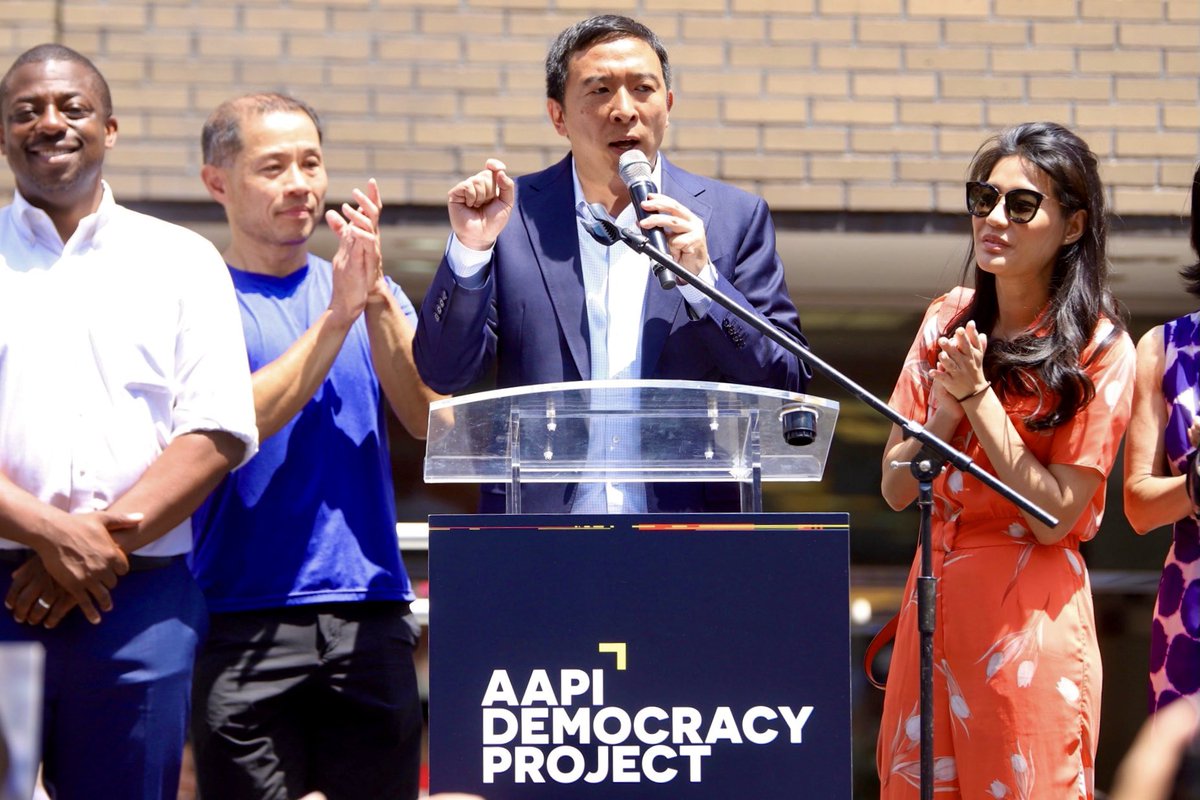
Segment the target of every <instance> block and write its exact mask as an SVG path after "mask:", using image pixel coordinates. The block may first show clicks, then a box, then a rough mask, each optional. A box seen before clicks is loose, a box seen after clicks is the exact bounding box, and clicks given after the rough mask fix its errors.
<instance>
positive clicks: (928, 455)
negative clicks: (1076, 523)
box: [584, 212, 1058, 800]
mask: <svg viewBox="0 0 1200 800" xmlns="http://www.w3.org/2000/svg"><path fill="white" fill-rule="evenodd" d="M592 216H593V220H584V224H585V227H586V228H587V230H588V232H589V233H590V234H591V235H592V236H593V237H594V238H595V239H596V240H597V241H599V242H601V243H602V244H606V245H608V246H611V245H613V244H616V243H617V242H618V241H620V242H624V243H625V244H626V245H627V246H629V247H630V248H632V249H633V250H635V251H637V252H639V253H643V254H645V255H647V256H649V257H650V258H651V259H653V260H654V261H655V262H657V263H659V264H661V265H662V266H663V267H665V268H666V269H669V270H670V271H671V272H672V273H674V274H675V275H676V276H677V277H679V278H682V279H683V280H684V281H686V282H687V283H688V284H689V285H690V286H694V287H695V288H696V289H697V290H699V291H700V292H701V293H702V294H704V295H705V296H706V297H708V298H709V299H710V300H712V301H713V302H714V303H716V304H717V305H719V306H721V307H722V308H724V309H726V310H728V311H729V312H730V313H732V314H734V315H735V316H737V317H738V318H739V319H740V320H742V321H743V322H745V323H746V324H747V325H749V326H750V327H752V328H754V329H755V330H756V331H758V332H759V333H761V334H763V335H764V336H766V337H767V338H768V339H770V340H771V341H773V342H775V343H776V344H777V345H779V346H780V347H782V348H783V349H784V350H787V351H788V352H789V353H791V354H793V355H795V356H796V357H797V358H799V359H800V360H801V361H803V362H804V363H806V364H808V365H809V366H810V367H812V368H813V370H814V371H816V372H817V373H819V374H820V375H821V376H823V377H825V378H827V379H829V380H831V381H833V382H834V383H836V384H837V385H838V386H840V387H842V388H843V389H845V390H846V391H847V392H849V393H850V394H851V395H852V396H853V397H855V398H856V399H858V400H859V401H860V402H862V403H864V404H866V405H867V406H869V407H871V408H872V409H874V410H875V411H876V412H878V413H879V414H882V415H883V416H884V417H886V418H887V419H889V420H891V422H892V423H893V424H895V425H898V426H899V427H900V430H901V432H902V433H903V434H904V438H905V439H910V438H911V439H916V440H917V441H918V442H920V443H921V449H920V450H919V451H918V452H917V455H916V456H915V457H914V458H913V460H912V461H911V462H908V463H907V464H905V463H901V462H892V465H891V466H892V468H893V469H896V468H899V467H903V466H907V467H908V468H909V470H910V471H911V472H912V474H913V476H914V477H915V478H916V479H917V487H918V496H917V505H918V507H919V508H920V512H921V524H920V539H919V544H920V548H921V571H920V573H919V575H918V577H917V630H918V631H919V632H920V642H921V660H920V668H921V675H920V678H921V705H920V708H921V800H933V632H934V628H935V627H936V619H935V618H936V612H935V603H936V600H937V579H936V578H934V576H933V554H932V552H931V548H930V541H929V539H930V535H931V519H932V512H933V480H934V478H936V477H937V476H938V475H939V474H940V473H941V471H942V469H943V468H944V467H945V465H946V464H947V463H950V464H953V465H954V466H955V467H956V468H958V469H959V470H960V471H962V472H965V473H967V474H969V475H972V476H974V477H975V478H976V479H978V480H979V481H980V482H981V483H983V484H984V485H985V486H987V487H988V488H990V489H992V490H993V491H995V492H997V493H998V494H999V495H1000V496H1001V497H1003V498H1005V499H1006V500H1008V501H1010V502H1012V503H1013V504H1015V505H1016V506H1017V507H1018V508H1020V509H1022V510H1023V511H1026V512H1028V513H1029V514H1030V515H1031V516H1033V517H1034V518H1036V519H1037V520H1038V521H1040V522H1042V523H1043V524H1045V525H1047V526H1049V527H1051V528H1053V527H1056V526H1057V525H1058V520H1057V519H1055V518H1054V517H1053V516H1051V515H1050V514H1048V513H1046V512H1045V511H1044V510H1042V509H1041V508H1039V507H1038V506H1037V505H1035V504H1034V503H1032V502H1031V501H1029V500H1027V499H1026V498H1025V497H1023V496H1021V495H1020V494H1019V493H1018V492H1016V491H1015V490H1013V489H1012V488H1011V487H1009V486H1008V485H1007V484H1005V483H1004V482H1003V481H1001V480H1000V479H998V478H996V477H995V476H993V475H991V474H990V473H988V472H986V471H985V470H984V469H983V468H982V467H980V466H979V465H978V464H976V463H975V461H974V460H973V459H972V458H970V457H969V456H968V455H967V454H966V453H963V452H962V451H960V450H957V449H955V448H954V447H952V446H951V445H949V444H947V443H946V442H944V441H943V440H942V439H940V438H938V437H937V436H935V435H933V434H932V433H930V432H929V431H927V430H925V428H924V426H922V425H921V424H919V423H917V422H914V421H912V420H910V419H908V418H907V417H905V416H904V415H903V414H901V413H900V412H898V411H896V410H895V409H893V408H892V407H891V406H889V405H888V404H887V403H885V402H883V401H882V400H880V399H879V398H878V397H876V396H875V395H873V394H871V393H870V392H869V391H867V390H866V389H864V388H863V387H862V386H859V385H858V384H857V383H855V382H854V381H853V380H851V379H850V378H849V377H847V376H846V375H844V374H842V373H841V372H839V371H838V370H836V369H835V368H834V367H832V366H831V365H830V364H828V363H827V362H825V361H824V360H823V359H821V358H820V357H819V356H817V355H816V354H814V353H813V352H812V351H811V350H809V349H808V348H806V347H804V346H802V345H801V344H800V343H799V342H797V341H796V340H795V339H793V338H792V337H791V336H789V335H787V334H786V333H783V332H782V331H780V330H778V329H777V328H776V327H775V326H774V325H772V324H771V323H769V322H767V321H766V320H764V319H762V318H761V317H759V316H758V315H756V314H754V313H753V312H751V311H749V310H747V309H745V308H743V307H742V306H741V305H740V304H739V303H738V302H736V301H735V300H733V298H731V297H729V296H728V295H726V294H725V293H724V292H722V291H720V290H719V289H716V288H715V287H712V286H709V285H707V284H706V283H704V282H703V281H700V280H697V279H696V276H694V275H693V274H692V273H690V272H688V271H687V270H686V269H684V267H682V266H681V265H680V264H678V263H676V261H675V260H674V259H672V258H671V256H670V255H669V254H668V253H664V252H663V251H661V250H659V249H658V248H657V247H655V246H654V245H653V244H651V243H650V240H649V239H648V238H647V237H646V236H644V235H643V234H642V232H641V231H640V230H639V229H637V228H625V229H622V228H619V227H617V226H616V225H614V224H613V223H611V222H609V221H608V220H607V219H606V215H600V214H598V213H595V212H593V215H592Z"/></svg>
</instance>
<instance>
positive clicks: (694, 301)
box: [679, 261, 717, 319]
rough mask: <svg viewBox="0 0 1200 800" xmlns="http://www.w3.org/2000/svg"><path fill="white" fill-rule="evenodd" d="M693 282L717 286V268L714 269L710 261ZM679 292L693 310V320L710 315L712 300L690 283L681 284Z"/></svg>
mask: <svg viewBox="0 0 1200 800" xmlns="http://www.w3.org/2000/svg"><path fill="white" fill-rule="evenodd" d="M692 280H700V281H702V282H703V283H704V284H705V285H706V286H710V287H712V286H716V285H717V268H716V267H714V266H713V264H712V262H711V261H710V262H708V263H707V264H705V265H704V269H702V270H700V274H699V275H697V276H696V277H695V278H692ZM679 291H680V292H681V293H682V294H683V299H684V300H685V301H686V302H687V304H688V306H689V307H690V308H691V310H692V317H693V319H700V318H701V317H703V316H705V315H706V314H708V309H709V308H711V307H712V298H710V297H709V296H708V295H706V294H704V293H703V292H701V291H700V290H699V289H697V288H696V287H695V286H692V285H691V284H690V283H681V284H679Z"/></svg>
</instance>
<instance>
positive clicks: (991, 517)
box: [876, 288, 1135, 800]
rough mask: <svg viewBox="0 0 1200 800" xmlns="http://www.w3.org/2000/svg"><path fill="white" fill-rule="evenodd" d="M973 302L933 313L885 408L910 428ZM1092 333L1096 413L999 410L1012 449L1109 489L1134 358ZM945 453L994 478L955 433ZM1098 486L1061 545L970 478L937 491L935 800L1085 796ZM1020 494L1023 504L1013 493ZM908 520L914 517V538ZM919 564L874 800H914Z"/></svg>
mask: <svg viewBox="0 0 1200 800" xmlns="http://www.w3.org/2000/svg"><path fill="white" fill-rule="evenodd" d="M971 297H972V292H971V290H968V289H963V288H958V289H955V290H954V291H952V292H950V293H949V294H947V295H944V296H943V297H940V298H938V299H936V300H934V301H933V303H932V304H931V305H930V307H929V310H928V311H927V312H926V314H925V319H924V321H923V322H922V323H921V330H920V332H919V334H918V335H917V338H916V340H915V341H914V342H913V345H912V348H911V350H910V351H909V354H908V358H907V360H906V361H905V364H904V368H903V370H902V372H901V374H900V378H899V380H898V381H897V383H896V388H895V390H894V391H893V393H892V397H891V399H890V401H889V403H890V405H891V406H892V407H893V408H895V409H896V410H897V411H899V412H901V413H902V414H904V415H905V416H907V417H910V418H912V419H915V420H916V421H917V422H922V423H923V422H924V421H925V420H926V419H927V417H928V416H929V414H928V411H929V408H928V404H929V401H930V398H931V392H932V386H931V381H930V379H929V377H928V372H929V370H930V368H931V367H932V366H933V365H934V363H935V358H936V354H937V344H936V343H937V339H938V336H939V335H940V333H941V331H943V330H944V329H945V327H946V325H947V324H948V323H949V321H950V320H952V319H953V318H954V316H955V315H956V313H957V312H958V310H959V309H961V308H962V307H963V306H965V305H966V304H967V303H969V302H970V300H971ZM1112 329H1113V326H1112V323H1111V322H1110V321H1108V320H1101V321H1100V323H1099V324H1098V325H1097V326H1096V330H1095V331H1094V332H1093V335H1092V340H1091V343H1090V344H1089V345H1088V347H1087V349H1086V351H1085V352H1084V354H1083V361H1084V363H1085V364H1087V366H1086V367H1085V369H1086V371H1087V374H1088V376H1089V377H1090V378H1091V380H1092V382H1093V384H1094V385H1095V388H1096V393H1095V397H1094V399H1093V400H1092V401H1091V402H1090V403H1089V404H1088V405H1087V406H1086V407H1084V408H1083V409H1081V410H1080V411H1079V412H1078V413H1077V414H1076V415H1075V417H1074V418H1073V419H1072V420H1071V421H1069V422H1067V423H1065V424H1063V425H1060V426H1059V427H1057V428H1053V429H1051V430H1049V431H1039V432H1034V431H1029V430H1027V429H1026V428H1025V426H1024V424H1023V423H1022V422H1021V419H1022V418H1023V417H1025V416H1026V415H1028V414H1029V412H1030V411H1031V410H1032V409H1033V408H1035V407H1036V402H1037V401H1036V400H1035V399H1034V398H1017V399H1016V400H1011V401H1010V400H1008V399H1005V401H1004V405H1005V408H1006V409H1007V410H1008V413H1009V417H1010V419H1012V421H1013V424H1014V426H1015V427H1016V429H1017V431H1018V432H1019V433H1020V436H1021V439H1022V440H1023V441H1024V442H1025V445H1026V446H1027V447H1028V448H1029V449H1030V451H1031V452H1032V453H1033V454H1035V455H1036V456H1037V458H1038V460H1039V461H1041V462H1042V463H1043V464H1051V463H1057V464H1071V465H1076V466H1082V467H1088V468H1090V469H1094V470H1096V472H1098V473H1100V474H1101V475H1102V476H1104V477H1105V478H1106V479H1107V477H1108V474H1109V472H1110V470H1111V469H1112V466H1113V461H1114V460H1115V459H1116V456H1117V448H1118V446H1119V444H1120V441H1121V437H1122V436H1123V435H1124V433H1125V427H1126V425H1127V424H1128V422H1129V414H1130V403H1131V399H1132V393H1133V377H1134V365H1135V352H1134V347H1133V343H1132V342H1131V341H1130V339H1129V336H1128V335H1127V334H1125V333H1123V332H1122V333H1120V334H1119V335H1118V336H1117V337H1115V338H1114V339H1113V340H1112V341H1111V342H1110V343H1109V345H1108V347H1107V349H1105V350H1104V352H1103V353H1102V354H1101V355H1100V356H1099V358H1097V359H1096V361H1095V362H1093V363H1091V364H1088V358H1089V357H1090V356H1091V355H1092V354H1093V353H1094V352H1095V351H1096V349H1097V346H1098V344H1099V343H1100V342H1102V341H1104V339H1105V338H1106V337H1107V336H1108V335H1109V334H1110V333H1112ZM951 443H952V444H953V445H954V446H955V447H957V448H959V449H960V450H962V451H964V452H965V453H966V454H967V455H969V456H970V457H971V458H973V459H974V460H975V461H976V462H977V463H978V464H979V465H980V466H981V467H983V468H984V469H985V470H987V471H988V472H992V473H993V474H994V473H995V471H994V470H993V469H992V467H991V463H990V462H989V461H988V458H987V456H986V455H985V454H984V452H983V449H982V448H981V447H980V446H979V443H978V441H977V440H976V439H975V437H974V435H973V434H972V431H971V426H970V422H969V421H968V420H966V419H963V421H962V423H961V424H960V425H959V427H958V429H957V430H956V431H955V432H954V436H953V437H952V439H951ZM1104 484H1105V481H1101V483H1100V486H1099V487H1098V488H1097V490H1096V493H1095V495H1094V496H1093V497H1092V500H1091V503H1090V504H1089V505H1088V507H1087V508H1085V509H1084V511H1083V513H1082V514H1081V515H1080V518H1079V520H1078V521H1077V522H1076V523H1075V525H1074V526H1073V527H1072V528H1071V530H1070V532H1069V533H1068V534H1067V535H1066V537H1065V538H1063V539H1062V540H1061V541H1059V542H1058V543H1056V544H1054V545H1042V544H1038V543H1037V540H1036V539H1035V538H1034V536H1033V534H1032V533H1031V532H1030V530H1029V528H1028V525H1027V524H1026V522H1025V520H1024V518H1023V517H1022V516H1021V515H1020V513H1019V512H1018V511H1017V508H1016V507H1015V506H1014V505H1012V504H1011V503H1009V502H1008V501H1006V500H1004V499H1002V498H1001V497H1000V496H999V495H997V494H995V493H994V492H992V491H991V490H990V489H989V488H987V487H986V486H984V485H983V484H981V483H980V482H979V481H978V480H977V479H975V478H973V477H970V476H967V475H964V474H963V473H962V472H960V471H958V470H957V469H955V468H954V467H952V466H947V467H946V469H945V470H943V472H942V474H941V475H940V476H939V477H938V478H937V479H936V481H935V482H934V486H933V490H934V510H933V520H932V526H931V528H932V535H931V541H932V547H933V552H932V555H933V572H934V575H935V576H936V577H937V578H938V582H937V627H936V631H935V634H934V645H933V648H934V685H933V691H934V746H933V751H934V791H935V792H936V793H937V796H938V797H939V798H959V797H961V798H983V799H985V800H986V799H988V798H1019V799H1020V800H1031V799H1032V798H1039V799H1042V798H1044V799H1045V800H1064V798H1089V799H1090V798H1092V797H1093V784H1094V771H1093V762H1094V759H1095V755H1096V737H1097V734H1098V732H1099V723H1100V685H1101V668H1100V650H1099V646H1098V644H1097V640H1096V626H1095V620H1094V614H1093V611H1092V594H1091V586H1090V584H1089V582H1088V572H1087V567H1086V566H1085V565H1084V562H1083V558H1082V557H1081V556H1080V554H1079V543H1080V542H1083V541H1087V540H1088V539H1091V538H1092V537H1093V536H1095V535H1096V531H1097V529H1098V528H1099V526H1100V520H1101V517H1102V516H1103V514H1104ZM1016 488H1018V491H1019V487H1016ZM915 525H916V519H915V517H914V528H915ZM919 569H920V558H919V554H918V558H916V559H915V560H914V561H913V565H912V568H911V569H910V571H909V576H908V582H907V584H906V586H905V590H904V597H905V598H906V601H905V602H904V604H903V606H902V608H901V611H900V620H899V627H898V629H897V635H896V642H895V646H894V649H893V651H892V659H891V667H890V669H889V674H888V680H887V692H886V694H885V696H884V705H883V719H882V721H881V722H880V729H879V742H878V746H877V750H876V765H877V767H878V769H879V780H880V786H881V792H880V796H881V797H883V798H888V799H889V800H894V799H896V798H916V797H919V794H920V793H919V786H920V712H919V697H920V668H919V664H918V661H919V657H920V656H919V654H920V636H919V634H918V632H917V625H916V616H917V615H916V611H917V600H916V590H915V587H916V576H917V574H918V572H919Z"/></svg>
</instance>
